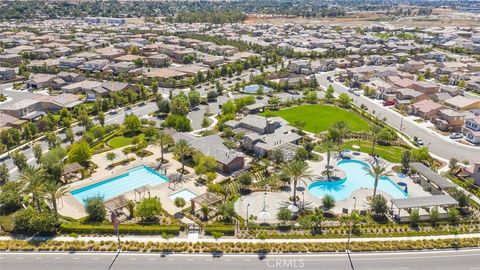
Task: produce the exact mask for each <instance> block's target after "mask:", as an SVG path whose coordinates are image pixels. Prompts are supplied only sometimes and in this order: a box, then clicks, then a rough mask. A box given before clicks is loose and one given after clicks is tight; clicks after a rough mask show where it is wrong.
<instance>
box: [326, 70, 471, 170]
mask: <svg viewBox="0 0 480 270" xmlns="http://www.w3.org/2000/svg"><path fill="white" fill-rule="evenodd" d="M333 75H334V72H327V73H323V74H320V75H317V80H318V82H319V84H320V85H321V86H323V87H328V86H329V85H333V87H334V89H335V92H336V93H337V94H340V93H347V94H348V95H349V96H350V97H351V98H352V99H353V102H354V103H355V104H356V105H357V106H360V105H361V104H364V105H365V106H367V108H368V111H369V112H370V113H372V112H373V111H375V114H376V115H377V116H378V117H379V118H380V119H383V118H386V120H387V122H388V123H389V124H390V125H392V126H393V127H395V128H397V129H400V127H401V128H402V132H404V133H405V134H407V135H409V136H410V137H412V138H413V137H414V136H416V137H418V138H420V139H422V140H423V141H424V145H425V146H428V147H429V150H430V151H431V152H432V153H433V154H435V155H436V156H439V157H441V158H444V159H446V160H449V159H450V158H453V157H454V158H457V159H458V160H460V161H463V160H468V161H469V162H470V164H473V163H474V162H479V161H480V147H474V146H470V145H463V144H460V143H457V142H455V141H453V140H451V139H449V138H446V137H442V136H440V135H439V134H436V133H435V132H434V131H433V130H428V129H425V128H423V127H421V126H419V125H418V124H416V123H415V122H413V121H411V120H407V119H406V118H405V117H403V119H402V116H401V115H400V114H398V113H397V112H395V111H393V110H392V109H390V108H387V107H384V106H382V105H381V104H378V103H376V102H375V101H373V100H371V99H369V98H367V97H365V96H355V95H353V94H352V93H349V92H348V88H347V87H346V86H344V85H342V84H340V83H338V82H336V83H331V82H329V81H328V80H327V77H328V76H331V77H333Z"/></svg>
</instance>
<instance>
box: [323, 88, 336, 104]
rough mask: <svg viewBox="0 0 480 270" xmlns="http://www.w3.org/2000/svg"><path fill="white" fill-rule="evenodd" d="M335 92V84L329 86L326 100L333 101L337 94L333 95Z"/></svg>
mask: <svg viewBox="0 0 480 270" xmlns="http://www.w3.org/2000/svg"><path fill="white" fill-rule="evenodd" d="M333 93H335V90H334V89H333V86H332V85H329V86H328V87H327V91H326V93H325V100H326V101H327V102H328V103H330V102H332V100H333V99H334V98H335V96H334V95H333Z"/></svg>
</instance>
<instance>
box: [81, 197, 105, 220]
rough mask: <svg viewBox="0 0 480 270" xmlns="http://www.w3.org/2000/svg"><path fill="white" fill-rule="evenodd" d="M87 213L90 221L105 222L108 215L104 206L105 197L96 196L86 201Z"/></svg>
mask: <svg viewBox="0 0 480 270" xmlns="http://www.w3.org/2000/svg"><path fill="white" fill-rule="evenodd" d="M85 211H86V212H87V213H88V220H90V221H103V220H104V219H105V216H106V215H107V211H106V210H105V206H104V204H103V197H101V196H96V197H91V198H88V199H86V200H85Z"/></svg>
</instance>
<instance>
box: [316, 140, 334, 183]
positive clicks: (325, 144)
mask: <svg viewBox="0 0 480 270" xmlns="http://www.w3.org/2000/svg"><path fill="white" fill-rule="evenodd" d="M320 149H321V150H322V151H323V152H326V153H327V170H326V171H325V172H326V173H327V179H328V180H330V177H331V171H330V158H331V157H332V152H335V151H337V150H338V144H337V143H336V142H334V141H333V140H331V139H327V140H324V141H322V142H321V143H320Z"/></svg>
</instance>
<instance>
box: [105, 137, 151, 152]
mask: <svg viewBox="0 0 480 270" xmlns="http://www.w3.org/2000/svg"><path fill="white" fill-rule="evenodd" d="M135 137H139V139H140V140H141V139H144V138H145V134H140V135H138V136H132V137H126V136H124V135H122V136H117V137H114V138H112V139H110V140H109V141H108V145H110V147H112V148H113V149H117V148H121V147H125V146H128V145H131V144H132V140H133V138H135Z"/></svg>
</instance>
